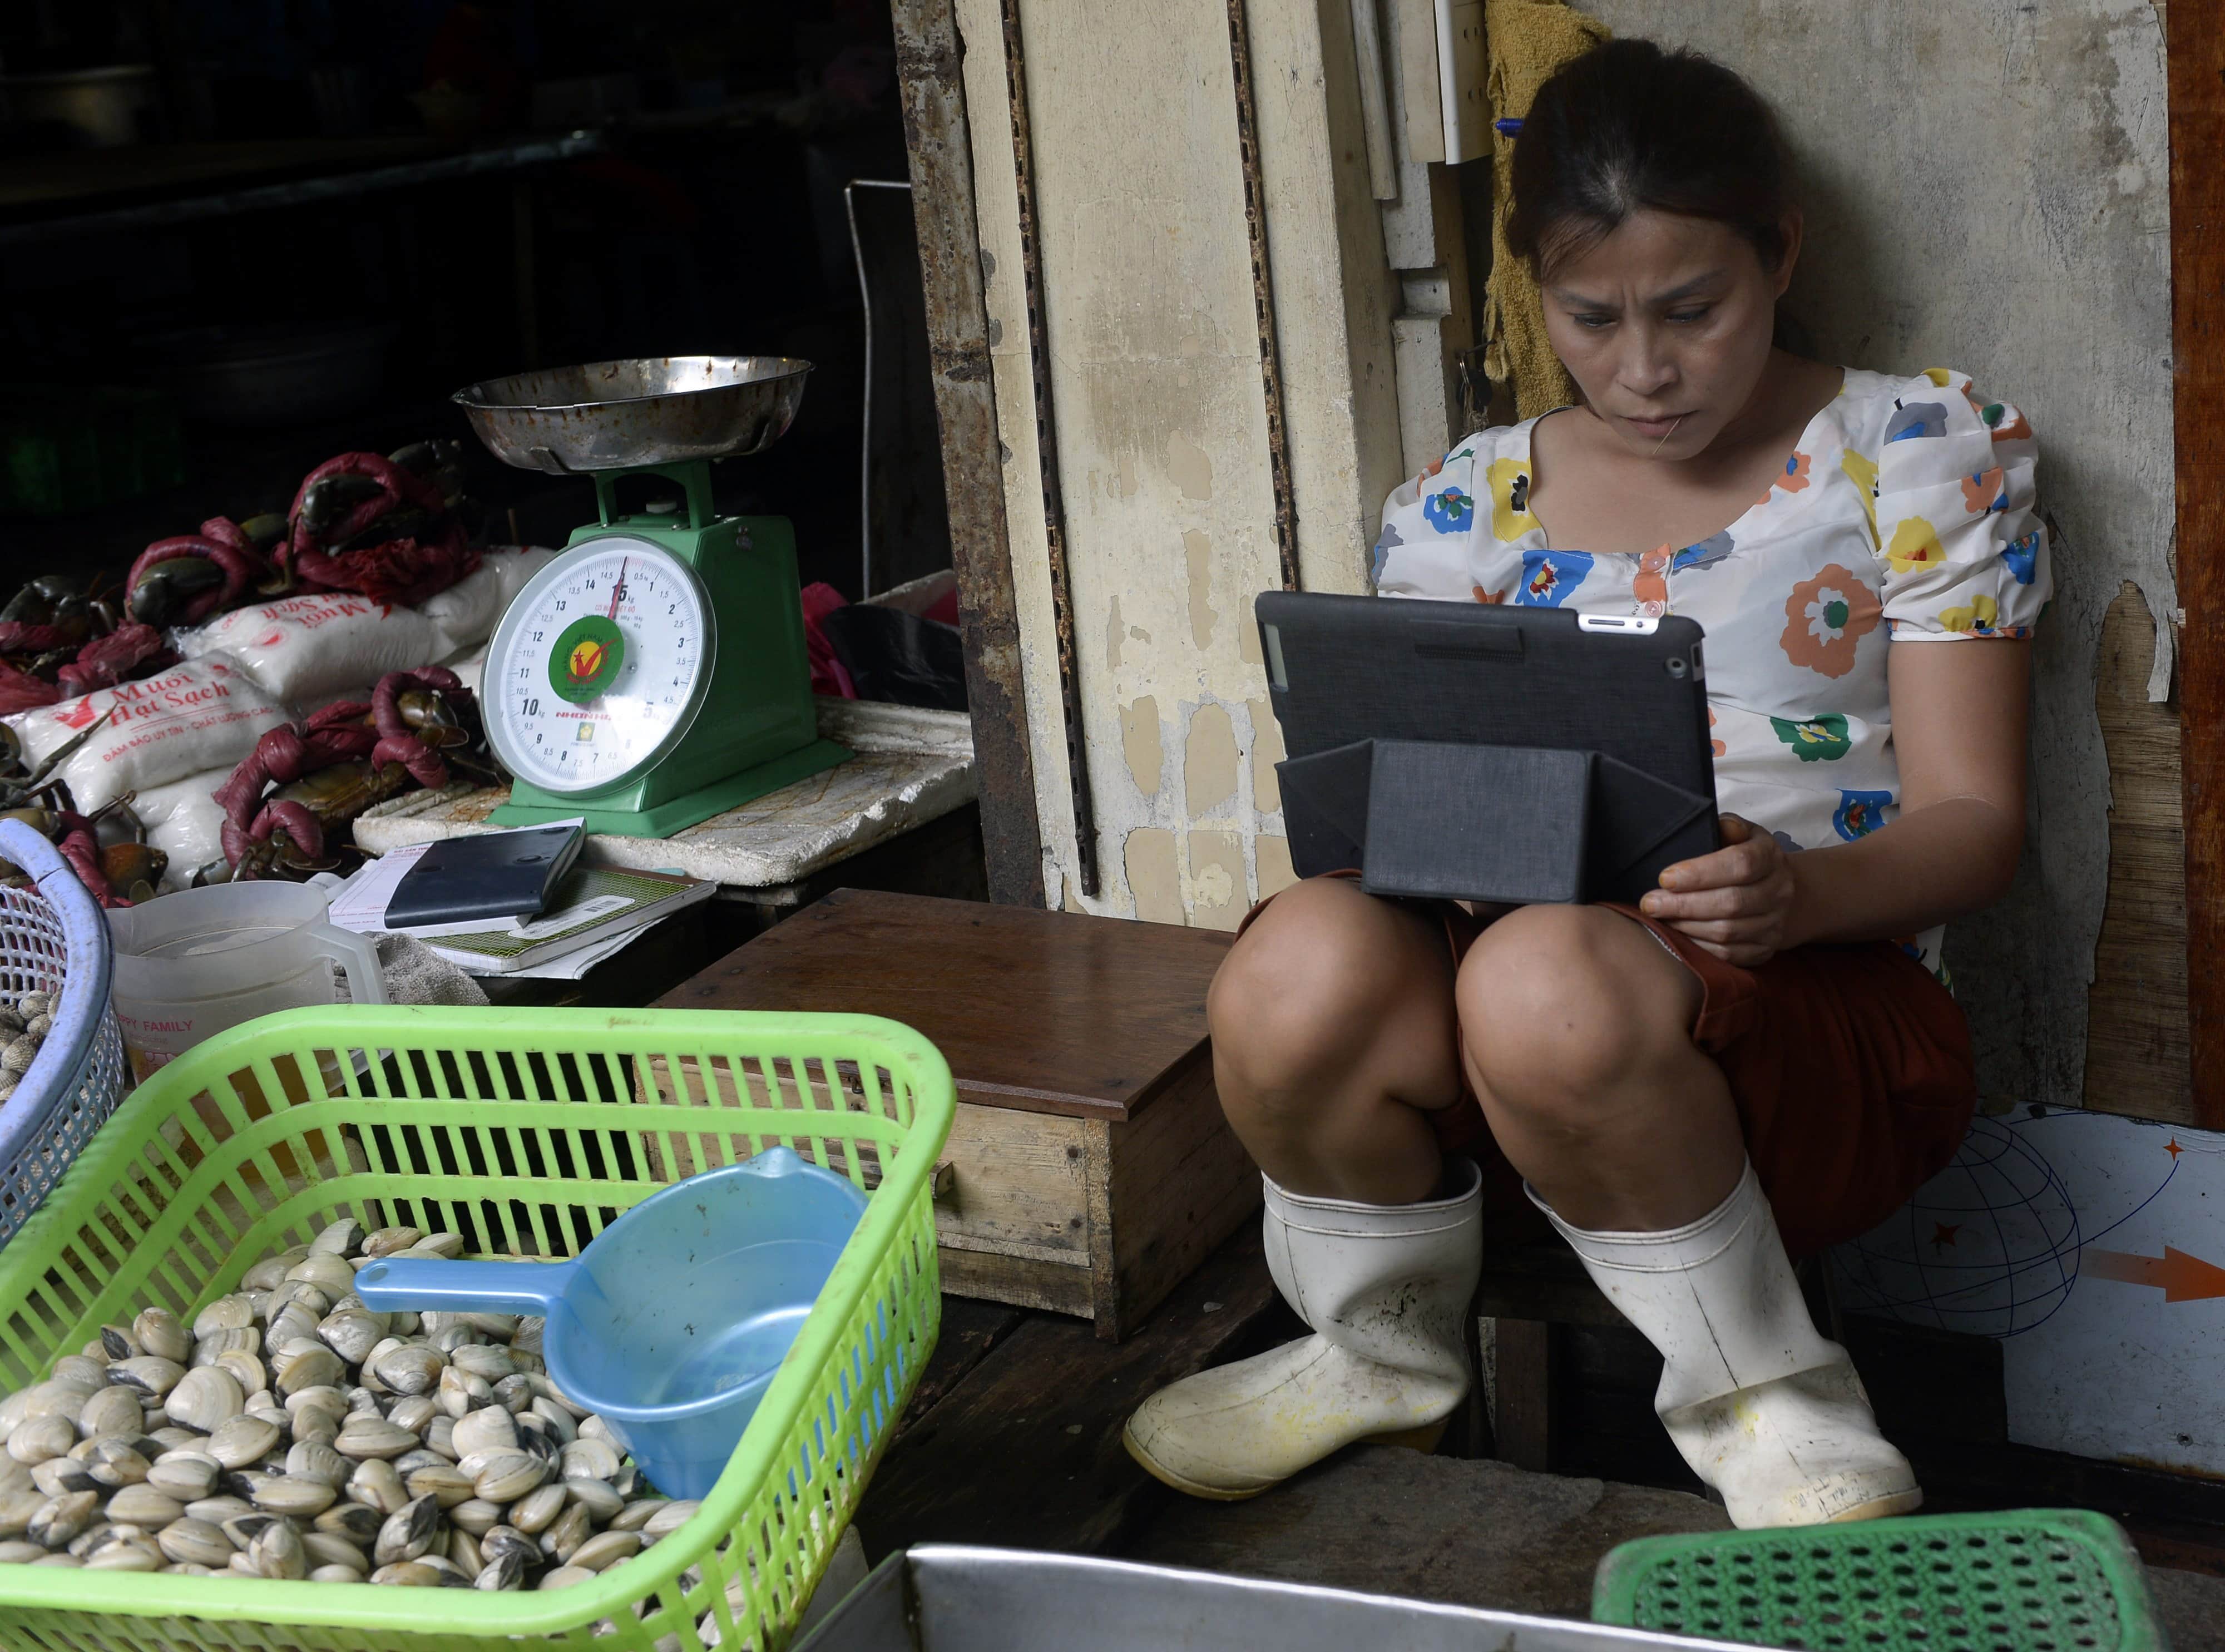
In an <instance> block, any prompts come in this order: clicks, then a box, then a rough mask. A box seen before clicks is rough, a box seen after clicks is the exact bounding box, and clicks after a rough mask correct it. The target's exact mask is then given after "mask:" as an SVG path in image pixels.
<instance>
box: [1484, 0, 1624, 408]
mask: <svg viewBox="0 0 2225 1652" xmlns="http://www.w3.org/2000/svg"><path fill="white" fill-rule="evenodd" d="M1483 33H1484V51H1485V54H1486V60H1487V62H1488V64H1489V70H1488V79H1487V81H1486V86H1487V90H1488V91H1489V92H1490V95H1491V112H1492V116H1493V119H1494V120H1496V121H1506V120H1515V121H1518V120H1520V119H1521V118H1522V117H1524V116H1525V115H1526V114H1528V113H1529V112H1530V101H1531V98H1535V97H1536V96H1537V88H1538V87H1540V86H1542V85H1544V84H1545V82H1546V81H1547V80H1548V79H1551V78H1552V75H1553V73H1554V72H1555V71H1556V70H1557V69H1559V68H1560V67H1561V66H1562V65H1563V64H1565V63H1567V62H1569V60H1572V59H1575V58H1579V57H1582V55H1583V54H1585V53H1586V52H1588V51H1590V50H1591V49H1592V47H1594V46H1597V45H1598V44H1600V43H1601V41H1604V40H1606V39H1607V25H1606V24H1605V23H1603V22H1600V21H1599V20H1598V19H1597V18H1596V17H1589V16H1585V15H1584V14H1583V13H1582V12H1581V11H1576V10H1574V9H1571V8H1569V6H1567V5H1564V4H1563V3H1562V0H1484V8H1483ZM1491 191H1492V193H1491V201H1492V206H1491V279H1490V281H1489V282H1487V283H1486V285H1485V287H1484V291H1483V370H1484V372H1485V374H1486V376H1487V377H1489V378H1490V380H1491V382H1492V383H1493V384H1494V385H1502V384H1503V385H1511V386H1512V389H1513V392H1514V408H1515V417H1517V418H1518V419H1527V418H1529V417H1531V415H1533V414H1539V413H1545V412H1549V411H1550V410H1551V409H1552V408H1558V407H1566V406H1567V405H1568V404H1569V403H1570V402H1574V401H1575V399H1576V386H1575V380H1573V379H1571V378H1570V377H1569V370H1568V369H1567V368H1565V367H1563V366H1562V365H1561V361H1560V358H1559V357H1557V356H1556V355H1554V353H1553V346H1552V345H1550V344H1549V343H1547V342H1546V339H1545V310H1544V303H1543V301H1541V300H1540V298H1539V296H1538V293H1537V278H1536V277H1535V276H1534V275H1531V273H1530V266H1529V265H1528V264H1527V263H1524V262H1523V261H1522V260H1521V259H1519V258H1517V257H1515V256H1514V255H1513V254H1512V253H1511V252H1509V251H1508V250H1506V219H1507V217H1508V214H1509V213H1510V212H1512V208H1513V201H1514V139H1513V138H1512V136H1509V135H1508V134H1507V133H1506V131H1505V130H1501V129H1498V128H1494V129H1493V136H1492V142H1491Z"/></svg>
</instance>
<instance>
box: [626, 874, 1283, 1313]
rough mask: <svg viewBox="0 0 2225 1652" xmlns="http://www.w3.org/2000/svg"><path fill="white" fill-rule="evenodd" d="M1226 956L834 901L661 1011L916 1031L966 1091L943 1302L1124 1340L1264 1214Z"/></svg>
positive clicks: (943, 1222) (1089, 929) (945, 1217)
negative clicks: (743, 1013)
mask: <svg viewBox="0 0 2225 1652" xmlns="http://www.w3.org/2000/svg"><path fill="white" fill-rule="evenodd" d="M1228 942H1229V938H1228V937H1227V935H1224V934H1216V933H1214V932H1212V931H1209V930H1199V929H1185V928H1180V927H1174V926H1171V925H1167V924H1149V923H1132V922H1128V921H1124V920H1121V919H1117V918H1093V917H1087V916H1084V915H1079V914H1074V913H1066V912H1042V911H1036V910H1034V909H1032V908H1017V907H992V906H985V905H981V904H979V903H976V902H969V901H942V900H935V899H931V898H929V897H927V896H912V895H889V894H879V893H873V892H869V891H865V890H859V889H842V890H839V891H837V892H836V893H835V894H834V895H831V896H827V898H826V899H825V900H823V901H821V902H818V903H817V904H816V905H815V906H811V907H808V908H805V909H804V910H803V911H802V912H801V913H798V914H797V915H796V916H795V917H793V918H790V919H789V920H788V921H787V922H785V923H783V924H781V925H779V926H778V927H776V928H773V929H771V930H770V931H768V932H767V933H766V934H763V935H761V936H759V937H758V939H757V940H753V941H751V942H750V944H749V945H747V946H744V947H742V948H740V949H739V950H738V951H736V952H734V953H730V954H728V955H727V956H726V958H725V959H721V960H720V961H719V963H717V964H714V965H712V966H711V967H710V968H709V969H707V970H706V971H704V972H702V973H701V974H700V975H698V976H696V977H695V978H694V979H693V980H691V981H688V982H687V983H686V984H683V985H681V986H680V987H678V988H676V989H675V990H674V991H671V992H670V993H668V994H667V995H666V996H665V997H663V998H662V999H660V1000H659V1003H660V1004H661V1005H662V1006H663V1007H665V1008H668V1009H681V1010H855V1011H859V1012H860V1013H864V1014H868V1015H876V1016H889V1017H891V1019H893V1020H896V1021H900V1022H904V1023H905V1024H906V1025H908V1026H911V1027H915V1028H917V1029H919V1030H920V1031H921V1032H922V1033H923V1034H925V1035H927V1037H928V1038H929V1039H930V1040H931V1041H933V1042H934V1043H935V1047H936V1048H939V1049H940V1050H941V1052H942V1054H943V1056H944V1058H945V1059H946V1060H948V1061H949V1063H950V1068H951V1072H952V1073H953V1075H954V1077H955V1079H957V1084H958V1119H957V1123H956V1124H955V1125H954V1126H953V1128H952V1130H951V1132H950V1143H949V1146H948V1148H947V1149H945V1150H944V1155H943V1163H944V1165H945V1166H946V1168H945V1170H944V1171H943V1172H942V1173H941V1174H938V1176H937V1178H936V1195H935V1222H936V1226H937V1229H938V1231H939V1233H940V1237H941V1261H942V1282H943V1286H944V1288H946V1289H948V1290H949V1291H952V1292H954V1293H955V1294H959V1295H961V1296H979V1297H986V1298H989V1299H990V1300H992V1301H1000V1302H1015V1303H1019V1304H1021V1305H1023V1306H1024V1307H1041V1308H1050V1309H1054V1310H1056V1311H1057V1312H1060V1313H1078V1314H1081V1315H1084V1316H1086V1317H1087V1318H1090V1319H1093V1320H1095V1321H1096V1325H1097V1332H1098V1334H1099V1335H1100V1336H1102V1337H1106V1338H1112V1339H1118V1338H1119V1337H1121V1336H1124V1335H1125V1334H1126V1333H1127V1332H1130V1331H1132V1330H1133V1329H1135V1328H1136V1327H1137V1326H1138V1325H1140V1324H1141V1323H1142V1322H1143V1320H1144V1316H1145V1315H1146V1314H1148V1313H1150V1312H1151V1310H1152V1309H1153V1308H1154V1307H1157V1306H1158V1304H1159V1302H1160V1301H1162V1300H1163V1298H1164V1297H1165V1296H1166V1294H1167V1293H1168V1292H1169V1291H1170V1290H1172V1289H1173V1288H1175V1286H1176V1284H1178V1283H1180V1282H1181V1281H1182V1278H1183V1277H1184V1276H1185V1275H1188V1274H1189V1271H1190V1270H1191V1269H1193V1268H1195V1267H1196V1266H1197V1264H1198V1263H1200V1262H1201V1261H1202V1260H1204V1258H1205V1256H1206V1255H1207V1253H1208V1252H1209V1251H1210V1250H1213V1248H1214V1246H1215V1245H1217V1244H1220V1241H1221V1240H1222V1239H1224V1238H1226V1237H1227V1236H1228V1235H1229V1234H1230V1233H1231V1232H1233V1231H1234V1230H1235V1228H1236V1226H1237V1225H1238V1224H1239V1223H1240V1222H1242V1221H1244V1220H1245V1219H1246V1218H1247V1217H1249V1216H1251V1215H1252V1213H1253V1212H1256V1211H1257V1210H1258V1207H1259V1173H1258V1170H1257V1169H1256V1168H1253V1166H1252V1161H1251V1159H1250V1157H1249V1156H1248V1155H1246V1153H1245V1151H1244V1149H1243V1147H1242V1145H1241V1144H1240V1143H1239V1142H1238V1141H1237V1140H1236V1137H1235V1136H1234V1135H1233V1133H1232V1132H1231V1131H1230V1130H1229V1128H1228V1125H1227V1121H1226V1120H1225V1119H1223V1118H1222V1117H1221V1114H1220V1103H1219V1101H1218V1100H1217V1099H1215V1098H1214V1091H1213V1062H1212V1059H1211V1053H1210V1051H1209V1050H1208V1048H1207V1042H1206V1032H1205V993H1206V988H1207V986H1208V984H1209V983H1210V982H1211V981H1212V979H1213V972H1214V969H1215V968H1217V967H1218V966H1219V965H1220V959H1221V957H1222V955H1223V954H1224V953H1226V952H1227V949H1228Z"/></svg>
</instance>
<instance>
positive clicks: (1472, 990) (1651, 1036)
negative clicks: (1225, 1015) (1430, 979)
mask: <svg viewBox="0 0 2225 1652" xmlns="http://www.w3.org/2000/svg"><path fill="white" fill-rule="evenodd" d="M1278 904H1279V902H1278ZM1456 998H1457V1002H1458V1004H1459V1013H1460V1030H1461V1058H1462V1060H1463V1061H1464V1062H1465V1064H1466V1067H1467V1075H1468V1081H1469V1083H1470V1084H1471V1085H1472V1086H1474V1090H1475V1092H1476V1094H1477V1096H1478V1097H1479V1098H1480V1099H1481V1101H1482V1103H1483V1111H1484V1116H1485V1117H1487V1119H1488V1120H1489V1121H1490V1123H1491V1131H1492V1134H1493V1136H1496V1137H1497V1138H1498V1141H1499V1148H1500V1149H1501V1150H1502V1151H1504V1152H1505V1153H1506V1156H1507V1158H1508V1160H1509V1161H1512V1164H1513V1165H1514V1168H1516V1169H1518V1170H1519V1171H1520V1172H1521V1173H1522V1174H1523V1175H1524V1176H1525V1178H1527V1179H1528V1180H1529V1182H1530V1185H1531V1187H1534V1188H1536V1189H1537V1193H1538V1195H1539V1196H1540V1197H1541V1198H1543V1199H1544V1200H1545V1202H1546V1203H1547V1204H1549V1205H1550V1206H1552V1207H1553V1210H1554V1211H1555V1212H1556V1213H1557V1214H1558V1215H1559V1216H1560V1217H1561V1218H1563V1220H1565V1221H1567V1222H1569V1223H1570V1224H1572V1225H1575V1226H1577V1227H1580V1228H1588V1229H1594V1230H1601V1231H1634V1232H1654V1231H1661V1230H1663V1229H1667V1228H1673V1227H1677V1226H1680V1225H1683V1224H1684V1223H1687V1222H1690V1221H1694V1220H1696V1219H1697V1218H1700V1217H1702V1216H1704V1215H1706V1214H1707V1213H1708V1212H1709V1211H1712V1210H1714V1209H1715V1207H1716V1206H1718V1205H1720V1204H1721V1203H1722V1201H1723V1200H1724V1199H1725V1198H1727V1196H1728V1195H1729V1193H1730V1192H1731V1189H1732V1188H1733V1187H1734V1186H1736V1185H1737V1182H1738V1180H1739V1177H1740V1174H1741V1173H1742V1172H1743V1170H1744V1168H1745V1166H1746V1142H1745V1140H1744V1137H1743V1136H1742V1135H1741V1134H1740V1128H1739V1119H1738V1112H1737V1110H1736V1109H1735V1108H1734V1106H1733V1105H1732V1103H1731V1097H1730V1090H1729V1087H1728V1086H1727V1085H1726V1084H1725V1083H1724V1080H1723V1074H1722V1070H1721V1068H1720V1067H1717V1066H1716V1065H1715V1062H1714V1060H1711V1059H1710V1058H1709V1057H1708V1056H1707V1055H1706V1054H1703V1053H1702V1051H1701V1050H1700V1049H1698V1048H1696V1046H1695V1045H1694V1044H1693V1042H1692V1036H1691V1029H1692V1023H1693V1020H1694V1018H1695V1017H1696V1016H1697V1015H1698V1013H1699V1009H1700V985H1699V983H1698V982H1697V981H1696V979H1695V978H1693V975H1692V972H1690V971H1689V970H1688V969H1686V968H1685V967H1684V965H1683V964H1682V963H1680V962H1678V961H1677V959H1676V958H1674V957H1672V956H1671V955H1670V953H1669V951H1668V949H1667V948H1665V947H1664V946H1662V945H1661V944H1660V942H1659V941H1658V940H1655V939H1654V938H1653V936H1652V935H1651V934H1648V933H1647V932H1646V931H1645V928H1644V927H1642V926H1641V925H1639V924H1638V923H1636V922H1634V921H1632V920H1630V919H1628V918H1626V917H1624V916H1622V915H1620V914H1619V913H1614V912H1610V911H1607V910H1605V909H1603V908H1598V907H1567V906H1533V907H1525V908H1521V909H1520V910H1518V911H1516V912H1512V913H1510V914H1509V915H1507V916H1506V917H1504V918H1502V919H1500V920H1499V921H1498V922H1497V923H1495V924H1493V925H1492V927H1490V928H1488V929H1487V930H1486V931H1484V933H1483V935H1482V936H1481V938H1480V940H1477V942H1476V944H1475V945H1474V947H1473V948H1471V949H1470V951H1469V953H1468V955H1467V959H1466V960H1465V962H1464V963H1463V964H1462V965H1461V972H1460V978H1459V982H1458V984H1457V988H1456Z"/></svg>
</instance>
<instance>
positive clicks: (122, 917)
mask: <svg viewBox="0 0 2225 1652" xmlns="http://www.w3.org/2000/svg"><path fill="white" fill-rule="evenodd" d="M327 901H328V897H327V896H326V893H325V891H324V890H322V889H315V888H313V887H311V886H310V885H308V884H306V883H220V884H217V885H215V886H213V887H212V888H209V889H181V890H179V891H178V892H177V893H176V894H174V895H166V896H163V897H162V899H161V900H159V901H149V902H146V903H145V904H144V905H142V906H136V907H119V908H116V909H115V910H114V911H112V912H111V913H110V914H109V915H108V927H109V933H110V934H111V938H112V939H113V940H114V941H115V943H116V948H115V950H116V978H115V983H114V986H113V989H112V991H113V996H114V998H115V1003H116V1018H117V1021H118V1022H121V1023H122V1024H123V1028H124V1048H126V1049H127V1050H128V1051H129V1052H130V1056H131V1071H132V1076H133V1078H134V1079H136V1080H138V1081H139V1082H141V1083H144V1082H145V1081H146V1079H147V1077H148V1075H149V1073H153V1072H154V1071H155V1069H156V1068H157V1067H161V1066H162V1064H163V1063H164V1062H166V1061H168V1060H171V1059H172V1058H173V1057H174V1056H178V1055H181V1054H184V1053H185V1052H186V1051H187V1050H189V1049H191V1048H193V1046H194V1045H196V1044H198V1043H200V1041H202V1040H203V1039H205V1038H208V1037H211V1036H212V1035H215V1034H217V1033H220V1032H222V1031H224V1030H225V1029H226V1028H228V1027H236V1026H238V1024H239V1023H240V1022H243V1021H252V1020H254V1019H255V1018H256V1017H257V1016H268V1015H271V1014H273V1013H275V1012H276V1011H277V1010H299V1009H307V1008H314V1007H323V1008H326V1009H329V1008H330V1007H331V1005H332V1003H333V966H334V965H338V966H339V968H341V969H342V970H344V971H345V972H346V976H347V986H348V995H349V997H351V998H352V999H353V1001H354V1002H355V1003H385V1002H386V987H385V984H384V981H383V980H382V979H381V978H380V976H379V972H378V949H377V947H376V946H373V945H372V944H371V940H369V939H368V938H367V937H365V936H363V935H358V934H352V933H350V932H349V931H347V930H345V929H342V928H339V927H337V926H335V925H333V924H329V923H326V921H325V909H326V904H327Z"/></svg>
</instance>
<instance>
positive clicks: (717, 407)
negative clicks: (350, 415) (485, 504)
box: [452, 356, 811, 476]
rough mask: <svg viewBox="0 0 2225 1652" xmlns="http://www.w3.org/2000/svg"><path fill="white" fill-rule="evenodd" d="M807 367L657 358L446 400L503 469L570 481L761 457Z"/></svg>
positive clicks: (528, 376)
mask: <svg viewBox="0 0 2225 1652" xmlns="http://www.w3.org/2000/svg"><path fill="white" fill-rule="evenodd" d="M810 371H811V364H810V363H809V362H807V361H797V360H796V359H794V358H791V357H788V356H659V357H654V358H646V359H641V360H634V361H598V362H589V363H588V364H586V366H584V367H551V368H546V369H543V370H540V371H538V372H532V373H517V374H513V375H511V376H510V377H508V378H493V379H488V380H486V381H485V383H479V384H467V385H466V386H465V387H464V388H463V389H460V390H458V391H457V392H456V393H455V395H454V396H453V398H452V399H453V401H454V402H456V404H457V405H458V406H459V407H460V408H463V410H464V415H465V417H466V418H467V419H469V420H470V421H471V424H472V431H473V433H474V434H477V435H478V437H479V440H481V441H482V442H484V443H485V444H486V446H487V451H488V452H490V453H492V454H493V455H494V456H495V457H496V458H497V459H501V460H502V461H503V462H504V464H507V465H517V467H518V468H519V469H520V470H526V471H545V472H548V473H549V474H550V475H553V476H573V475H577V474H579V473H580V472H594V471H624V470H632V469H637V468H639V467H641V466H644V465H679V464H685V463H687V462H688V461H690V460H695V459H737V458H740V457H743V456H745V455H747V454H750V453H763V452H764V450H765V449H766V448H768V447H770V446H772V445H773V443H775V442H777V441H778V440H780V439H781V438H782V437H783V436H784V435H786V434H788V427H789V424H790V423H792V422H793V421H795V418H796V408H797V407H798V405H800V404H801V403H802V400H803V384H804V380H805V378H806V377H808V375H809V374H810Z"/></svg>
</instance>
